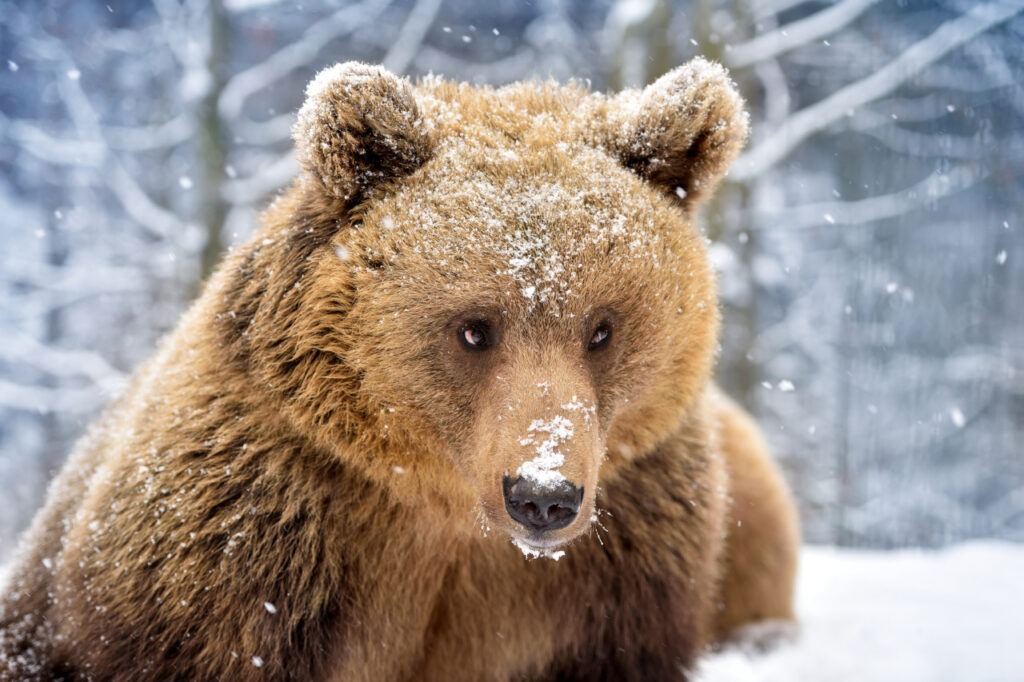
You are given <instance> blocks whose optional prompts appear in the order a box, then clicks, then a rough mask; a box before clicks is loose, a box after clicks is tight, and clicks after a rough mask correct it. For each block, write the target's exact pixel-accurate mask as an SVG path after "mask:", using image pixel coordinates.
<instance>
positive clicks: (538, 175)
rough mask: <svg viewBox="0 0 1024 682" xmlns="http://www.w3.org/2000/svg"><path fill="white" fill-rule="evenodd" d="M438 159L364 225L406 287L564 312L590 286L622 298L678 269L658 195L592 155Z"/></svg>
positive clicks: (573, 150)
mask: <svg viewBox="0 0 1024 682" xmlns="http://www.w3.org/2000/svg"><path fill="white" fill-rule="evenodd" d="M439 152H440V153H439V155H438V156H437V157H435V158H434V159H433V160H432V161H431V162H430V163H428V164H426V165H425V166H424V168H423V169H421V170H422V173H421V174H420V175H419V176H418V177H417V178H416V179H415V181H413V182H409V183H407V184H406V185H404V186H403V187H402V188H401V189H400V190H399V191H397V192H395V193H394V194H393V195H391V196H390V197H388V198H387V199H385V200H384V201H381V202H380V203H378V204H377V205H375V206H374V208H373V210H371V211H370V212H368V213H367V214H366V216H365V219H366V221H367V222H370V223H373V224H375V225H376V226H379V227H380V228H382V229H375V230H372V233H374V234H378V235H381V237H382V239H383V243H381V244H380V245H379V246H378V247H376V250H377V251H379V252H381V253H382V254H383V255H385V257H388V254H389V252H390V253H391V254H398V253H401V254H402V255H401V256H398V257H396V258H395V260H394V261H393V263H394V264H395V265H396V266H397V272H398V273H401V275H402V276H408V275H409V273H413V276H415V277H416V278H417V279H420V280H421V281H422V280H423V279H424V278H430V277H433V278H436V281H437V283H438V284H440V283H441V282H444V283H449V284H450V283H451V282H455V281H461V282H468V283H470V284H471V286H473V287H474V288H475V287H479V286H480V285H481V284H483V283H485V282H486V283H487V284H490V285H492V286H493V287H494V288H495V289H496V290H501V291H505V292H509V293H511V294H512V296H513V298H518V297H519V296H521V297H522V299H521V300H522V301H524V302H526V303H528V304H530V305H531V306H532V305H534V304H536V305H540V306H543V307H545V308H547V309H549V310H552V311H558V310H563V309H564V306H565V305H569V306H570V308H571V307H572V302H573V301H574V300H576V299H578V297H579V295H580V294H581V293H583V292H584V291H586V293H587V294H588V295H589V294H593V293H594V291H593V290H594V288H595V282H603V283H605V284H607V285H608V287H619V286H622V285H623V284H625V283H627V282H629V281H636V280H638V279H647V278H646V277H645V276H641V275H638V274H637V273H638V272H645V273H646V272H649V271H650V270H651V269H652V268H661V267H663V266H670V264H673V263H675V262H676V259H675V257H674V255H673V253H672V250H673V249H672V246H671V244H672V243H673V242H674V241H675V240H674V239H671V238H669V235H668V234H666V232H667V231H669V230H671V229H672V228H679V227H681V226H680V225H676V224H669V225H666V215H665V210H664V208H663V207H659V206H658V205H657V203H656V202H653V201H651V197H652V196H653V195H652V194H651V193H648V192H640V193H637V192H636V187H635V186H633V184H639V181H638V180H637V179H636V178H635V176H633V175H632V174H631V173H630V172H629V171H627V170H625V169H622V168H621V167H619V166H617V165H616V164H614V163H613V162H611V161H609V159H608V158H607V157H605V156H604V155H603V154H602V153H601V152H599V151H597V150H594V149H588V148H585V147H577V146H572V145H558V144H556V145H554V146H552V147H551V148H547V149H527V148H523V149H520V150H519V152H518V153H517V154H516V155H515V156H514V157H513V156H511V155H509V156H504V155H501V154H493V153H490V152H489V151H488V150H486V149H484V150H482V149H479V148H472V146H471V145H470V146H469V147H466V146H463V145H452V146H450V147H448V148H447V149H445V148H441V149H439ZM655 198H656V196H655ZM659 208H660V210H659ZM675 213H676V211H675V210H674V209H671V210H670V211H669V216H668V217H672V214H675ZM670 222H671V221H670Z"/></svg>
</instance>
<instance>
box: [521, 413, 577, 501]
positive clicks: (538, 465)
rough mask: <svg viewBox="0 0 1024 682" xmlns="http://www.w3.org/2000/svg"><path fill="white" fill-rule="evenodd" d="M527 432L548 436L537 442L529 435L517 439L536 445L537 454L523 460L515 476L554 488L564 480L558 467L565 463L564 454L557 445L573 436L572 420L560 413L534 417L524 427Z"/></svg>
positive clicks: (525, 443) (524, 443) (522, 443)
mask: <svg viewBox="0 0 1024 682" xmlns="http://www.w3.org/2000/svg"><path fill="white" fill-rule="evenodd" d="M526 431H527V433H530V434H536V433H546V434H548V437H547V438H546V439H545V440H543V441H541V442H539V443H537V442H536V441H535V440H534V436H533V435H530V436H528V437H526V438H523V439H522V440H520V441H519V444H520V445H523V446H526V445H536V446H537V456H536V457H534V458H533V459H531V460H529V461H527V462H523V463H522V465H520V467H519V469H518V470H517V471H516V475H517V476H521V477H523V478H525V479H527V480H532V481H534V482H535V483H536V484H537V485H539V486H542V487H545V488H554V487H555V486H557V485H558V484H559V483H561V482H562V481H564V480H566V479H565V476H563V475H562V472H560V471H559V470H558V469H559V468H560V467H561V466H562V465H563V464H565V455H563V454H562V453H560V452H559V451H558V447H559V446H560V445H561V444H562V443H564V442H566V441H568V440H571V439H572V437H573V426H572V422H571V421H569V420H568V419H566V418H565V417H563V416H562V415H555V416H554V417H552V418H551V419H549V420H544V419H534V420H533V421H532V422H531V423H530V426H529V427H528V428H527V429H526Z"/></svg>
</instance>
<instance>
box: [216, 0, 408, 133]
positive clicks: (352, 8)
mask: <svg viewBox="0 0 1024 682" xmlns="http://www.w3.org/2000/svg"><path fill="white" fill-rule="evenodd" d="M392 1H393V0H364V1H363V2H360V3H357V4H355V5H346V6H345V7H343V8H342V9H340V10H338V11H336V12H335V13H334V14H332V15H331V16H329V17H327V18H326V19H323V20H321V21H318V22H317V23H315V24H313V25H312V26H310V27H309V28H308V29H306V31H305V33H303V34H302V37H300V38H299V39H298V40H296V41H295V42H293V43H290V44H288V45H286V46H285V47H283V48H281V49H280V50H278V51H277V52H275V53H274V54H273V55H271V56H270V57H268V58H267V59H266V60H264V61H262V62H260V63H259V64H256V65H255V66H251V67H249V68H248V69H246V70H245V71H242V72H241V73H238V74H236V75H235V76H233V77H232V78H231V80H229V81H228V82H227V84H226V85H225V86H224V91H223V92H222V93H221V96H220V101H219V102H218V104H217V108H218V110H219V112H220V115H221V117H222V118H223V119H224V120H226V121H233V120H234V119H236V118H238V116H239V115H240V114H241V113H242V109H243V108H244V107H245V102H246V101H247V100H248V99H249V97H251V96H252V95H253V94H255V93H257V92H259V91H260V90H263V89H264V88H267V87H269V86H270V85H272V84H273V83H276V82H277V81H279V80H280V79H282V78H284V77H285V76H287V75H288V74H290V73H291V72H292V71H294V70H295V69H298V68H300V67H303V66H309V65H310V64H315V63H316V62H317V55H319V54H320V50H322V49H323V48H324V46H325V45H327V43H329V42H331V41H332V40H335V39H337V38H340V37H342V36H344V35H348V34H350V33H352V32H354V31H356V30H358V29H360V28H362V27H364V26H366V25H368V24H370V23H372V22H373V21H374V20H375V19H376V18H377V17H378V16H380V15H381V13H382V12H384V10H385V9H387V7H388V6H389V5H390V4H391V3H392Z"/></svg>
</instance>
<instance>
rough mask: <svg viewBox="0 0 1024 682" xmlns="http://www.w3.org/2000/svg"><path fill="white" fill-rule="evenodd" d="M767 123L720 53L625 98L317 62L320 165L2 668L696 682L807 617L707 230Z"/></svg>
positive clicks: (0, 639)
mask: <svg viewBox="0 0 1024 682" xmlns="http://www.w3.org/2000/svg"><path fill="white" fill-rule="evenodd" d="M746 133H747V122H746V115H745V113H744V112H743V108H742V102H741V99H740V98H739V96H738V95H737V93H736V91H735V89H734V87H733V85H732V84H731V82H730V80H729V78H728V76H727V74H726V73H725V71H724V70H723V69H722V68H721V67H719V66H717V65H714V64H711V63H709V62H706V61H703V60H695V61H692V62H690V63H689V64H687V65H685V66H683V67H681V68H678V69H676V70H675V71H672V72H671V73H669V74H667V75H665V76H664V77H662V78H661V79H660V80H658V81H657V82H655V83H654V84H653V85H651V86H649V87H647V88H645V89H643V90H635V91H626V92H623V93H620V94H618V95H614V96H609V95H602V94H594V93H591V92H589V91H588V90H587V89H586V88H585V87H583V86H581V85H578V84H576V85H568V86H558V85H555V84H551V83H521V84H515V85H510V86H506V87H502V88H497V89H492V88H477V87H470V86H467V85H463V84H457V83H452V82H446V81H444V80H441V79H438V78H426V79H424V80H422V81H420V82H419V83H416V84H413V83H411V82H410V81H408V80H406V79H402V78H398V77H396V76H394V75H392V74H390V73H388V72H387V71H385V70H384V69H382V68H379V67H374V66H367V65H363V64H356V63H348V64H341V65H338V66H335V67H333V68H331V69H328V70H326V71H324V72H322V73H321V74H320V75H319V76H317V78H316V79H315V80H314V82H313V83H312V84H311V85H310V86H309V89H308V91H307V101H306V102H305V104H304V106H303V107H302V110H301V112H300V114H299V118H298V122H297V124H296V127H295V141H296V145H297V149H298V156H299V159H300V161H301V165H302V168H303V173H302V175H301V177H300V178H299V179H298V180H297V181H296V182H295V184H294V185H292V186H291V188H290V189H288V190H287V191H285V192H284V193H283V194H282V195H281V196H280V197H278V199H277V200H276V201H275V202H274V203H273V205H272V206H271V207H270V208H269V209H268V210H267V211H266V213H265V215H264V216H263V221H262V227H261V229H260V230H259V231H258V232H257V234H256V235H255V236H254V238H253V239H252V240H251V241H250V242H249V243H248V244H246V245H245V246H243V247H241V248H238V249H236V250H235V251H234V252H233V253H232V254H231V255H230V256H229V257H228V258H227V259H226V261H225V262H224V263H223V265H222V266H221V267H220V269H219V270H218V271H217V273H216V274H215V275H214V276H213V277H212V279H211V281H210V282H209V283H208V285H207V287H206V289H205V291H204V293H203V294H202V296H201V297H200V299H199V300H198V301H197V302H196V303H195V305H194V306H193V307H192V308H191V310H190V311H189V312H188V313H187V314H186V315H185V316H184V319H183V320H182V322H181V324H180V325H179V326H178V328H177V330H176V331H175V332H174V333H173V334H172V335H171V336H170V337H169V338H168V339H166V341H165V342H164V343H163V344H162V346H161V348H160V350H159V352H158V353H157V354H156V356H155V357H154V358H153V359H152V360H150V361H149V362H148V363H147V364H146V365H144V366H143V367H142V368H141V369H140V371H139V372H138V373H137V375H136V376H135V377H134V380H133V382H132V384H131V385H130V387H129V389H128V390H127V391H126V392H125V394H124V395H123V396H122V397H121V398H120V399H119V400H117V402H116V403H115V404H114V405H113V406H112V407H111V408H110V409H109V410H108V411H107V413H106V415H105V416H104V417H103V418H102V419H101V420H100V421H99V423H98V424H97V425H96V426H95V427H94V428H93V429H92V430H91V431H90V432H89V434H88V435H87V436H86V437H85V438H84V440H83V441H82V442H81V444H80V446H79V447H78V449H77V451H76V452H75V454H74V455H73V456H72V457H71V459H70V461H69V462H68V464H67V466H65V468H64V469H63V471H62V472H61V473H60V475H59V476H58V477H57V479H56V480H55V481H54V483H53V485H52V487H51V489H50V492H49V498H48V502H47V504H46V506H45V508H44V509H43V510H42V511H41V512H40V513H39V515H38V517H37V519H36V521H35V523H34V525H33V526H32V528H31V529H30V530H29V532H28V534H27V535H26V537H25V538H24V541H23V543H22V547H21V550H20V553H19V556H18V559H17V560H16V564H15V566H14V568H13V573H12V575H11V577H10V580H9V584H8V586H7V587H6V590H5V594H4V596H3V598H2V602H0V678H2V679H4V680H54V679H60V680H133V681H138V680H163V681H166V680H345V681H358V680H367V681H369V680H389V681H390V680H449V681H450V680H455V681H458V680H468V681H478V680H479V681H482V680H680V679H685V678H686V675H687V670H688V669H690V668H691V665H692V664H693V662H694V660H695V657H696V656H697V655H698V654H699V653H700V652H701V651H702V650H703V649H704V648H706V647H707V646H708V645H709V644H711V643H713V642H715V641H718V640H721V639H722V638H724V637H727V636H728V634H729V633H730V632H732V631H733V630H734V629H735V628H737V627H739V626H741V625H744V624H747V623H751V622H754V621H757V620H759V619H767V618H771V619H789V618H791V617H792V615H793V614H792V606H791V602H792V596H793V579H794V572H795V561H796V550H797V546H798V539H797V527H796V521H795V515H794V511H793V506H792V503H791V501H790V498H789V494H788V492H787V490H786V488H785V486H784V484H783V482H782V480H781V477H780V476H779V474H778V472H777V470H776V468H775V466H774V465H773V464H772V462H771V461H770V459H769V458H768V455H767V454H766V452H765V449H764V447H763V445H762V443H761V440H760V437H759V435H758V432H757V430H756V428H755V427H754V425H753V424H752V422H751V421H750V420H749V418H748V417H746V416H745V415H744V414H743V413H742V412H741V411H740V410H739V408H737V407H736V406H735V405H734V404H732V403H731V402H729V401H728V400H727V399H726V398H725V397H724V396H722V395H720V394H719V392H718V391H717V390H716V388H715V387H714V385H713V383H712V382H711V378H710V375H711V369H712V361H713V357H714V355H715V347H716V334H717V330H718V310H717V300H716V294H715V289H714V283H713V275H712V272H711V268H710V266H709V264H708V259H707V256H706V253H705V243H704V241H705V240H704V238H703V237H702V236H701V234H700V233H699V231H698V230H697V229H695V227H694V213H695V210H696V209H697V207H698V206H699V204H700V203H701V201H702V200H703V199H704V198H706V197H707V196H708V193H709V192H710V191H711V190H712V189H713V187H714V186H715V184H716V183H717V182H718V180H719V179H720V178H721V176H722V175H723V174H724V173H725V171H726V168H727V166H728V165H729V163H730V162H731V161H732V159H733V158H734V157H735V155H736V154H737V152H738V150H739V149H740V147H741V145H742V143H743V142H744V139H745V137H746ZM510 540H511V541H510Z"/></svg>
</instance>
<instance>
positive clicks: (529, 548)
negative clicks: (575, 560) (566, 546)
mask: <svg viewBox="0 0 1024 682" xmlns="http://www.w3.org/2000/svg"><path fill="white" fill-rule="evenodd" d="M512 544H513V545H515V546H516V547H518V548H519V551H520V552H522V553H523V556H524V557H526V558H527V559H538V558H540V557H545V558H547V559H551V560H552V561H558V560H559V559H561V558H562V557H564V556H565V552H564V551H563V550H560V549H557V550H554V551H552V550H550V549H544V548H542V547H534V546H533V545H529V544H527V543H526V542H524V541H522V540H520V539H518V538H512Z"/></svg>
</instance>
